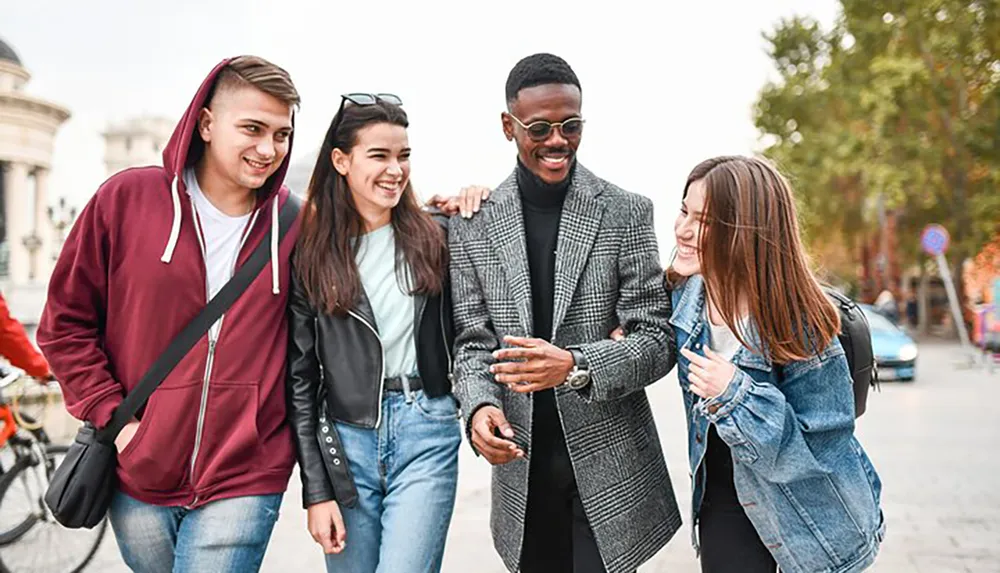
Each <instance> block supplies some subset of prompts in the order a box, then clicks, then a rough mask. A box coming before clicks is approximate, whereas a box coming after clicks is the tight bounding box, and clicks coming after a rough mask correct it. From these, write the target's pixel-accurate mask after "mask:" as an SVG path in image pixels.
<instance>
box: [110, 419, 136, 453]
mask: <svg viewBox="0 0 1000 573" xmlns="http://www.w3.org/2000/svg"><path fill="white" fill-rule="evenodd" d="M138 431H139V421H138V420H136V419H135V418H132V421H131V422H129V423H128V424H125V427H124V428H122V431H120V432H118V437H116V438H115V448H116V449H117V450H118V453H119V454H120V453H122V452H123V451H125V448H127V447H128V445H129V443H130V442H131V441H132V439H133V438H135V433H136V432H138Z"/></svg>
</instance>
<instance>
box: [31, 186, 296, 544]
mask: <svg viewBox="0 0 1000 573" xmlns="http://www.w3.org/2000/svg"><path fill="white" fill-rule="evenodd" d="M300 207H301V201H299V199H298V198H297V197H295V196H294V195H289V196H288V200H287V201H285V204H284V205H283V206H282V208H281V214H280V217H279V223H278V226H279V241H280V240H281V239H284V237H285V234H286V233H287V232H288V229H289V228H290V227H291V226H292V223H294V222H295V219H296V217H297V216H298V214H299V209H300ZM273 232H274V229H271V230H269V231H268V232H267V235H266V236H265V237H264V239H263V240H262V241H261V243H260V245H258V247H257V248H256V249H255V250H254V252H253V253H252V254H251V255H250V258H249V259H247V262H246V263H244V264H243V266H241V267H240V268H239V269H238V270H237V271H236V273H235V274H234V275H233V277H232V278H231V279H229V282H227V283H226V284H225V285H224V286H223V287H222V289H221V290H219V292H218V293H217V294H216V295H215V296H214V297H212V300H210V301H209V302H208V304H207V305H206V306H205V308H204V309H203V310H202V311H201V312H200V313H199V314H198V316H196V317H194V319H192V320H191V322H189V323H188V325H187V326H185V327H184V330H182V331H181V332H180V334H178V335H177V336H176V337H175V338H174V339H173V340H172V341H171V342H170V345H169V346H167V349H166V350H164V351H163V354H161V355H160V357H159V358H158V359H157V360H156V362H154V363H153V365H152V366H151V367H150V368H149V370H148V371H147V372H146V374H145V376H143V377H142V379H141V380H139V383H138V384H137V385H136V387H135V388H134V389H133V390H132V392H130V393H129V394H128V395H127V396H126V397H125V399H124V400H123V401H122V403H121V405H119V406H118V408H117V409H115V412H114V414H112V416H111V421H109V422H108V424H107V425H106V426H105V427H104V428H101V429H100V430H98V429H97V428H95V427H94V425H93V424H91V423H90V422H87V423H85V424H84V425H83V427H82V428H80V431H79V432H78V433H77V435H76V439H75V440H74V441H73V443H72V444H71V445H70V447H69V451H68V452H67V453H66V457H65V459H64V460H63V462H62V463H61V464H59V467H58V468H56V471H55V472H54V473H53V475H52V478H51V479H50V480H49V487H48V490H47V491H46V492H45V503H46V505H48V506H49V509H51V510H52V515H53V516H54V517H55V518H56V520H57V521H58V522H59V523H61V524H62V525H63V526H65V527H69V528H74V529H75V528H80V527H86V528H90V527H94V526H95V525H97V524H99V523H100V522H101V520H103V519H104V516H105V515H106V514H107V512H108V507H110V505H111V498H112V496H113V495H114V491H115V487H116V477H117V474H116V473H115V472H116V467H117V465H118V450H117V449H116V448H115V438H116V437H117V436H118V433H119V432H121V430H122V428H123V427H125V424H127V423H128V422H129V420H131V419H132V417H133V416H134V415H135V413H136V412H137V411H138V410H139V408H141V407H142V405H143V404H145V403H146V401H147V400H149V397H150V396H151V395H152V394H153V391H154V390H156V388H157V387H158V386H159V385H160V383H161V382H163V380H164V378H166V377H167V375H168V374H170V371H171V370H173V369H174V367H176V366H177V364H178V363H179V362H180V361H181V359H183V358H184V356H185V355H187V353H188V352H190V351H191V349H192V348H194V345H195V344H196V343H197V342H198V341H199V340H201V338H202V337H203V336H205V334H206V333H207V332H208V329H209V328H211V326H212V324H214V323H215V322H216V321H217V320H218V319H219V317H221V316H222V315H223V314H224V313H225V312H226V310H228V309H229V307H231V306H232V305H233V303H235V302H236V300H237V299H239V298H240V296H241V295H242V294H243V293H244V292H245V291H246V289H247V287H249V286H250V283H252V282H253V281H254V279H255V278H257V276H258V275H259V274H260V272H261V270H263V269H264V266H265V265H266V264H267V262H268V259H269V257H270V253H269V249H270V244H271V233H273Z"/></svg>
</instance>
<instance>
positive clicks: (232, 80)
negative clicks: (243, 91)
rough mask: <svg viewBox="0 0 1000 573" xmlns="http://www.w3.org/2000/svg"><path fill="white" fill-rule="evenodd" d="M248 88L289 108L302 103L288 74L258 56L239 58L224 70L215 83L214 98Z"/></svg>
mask: <svg viewBox="0 0 1000 573" xmlns="http://www.w3.org/2000/svg"><path fill="white" fill-rule="evenodd" d="M247 86H252V87H255V88H257V89H259V90H260V91H262V92H264V93H266V94H268V95H271V96H274V97H276V98H278V99H279V100H281V101H282V102H284V103H285V104H287V105H288V106H289V107H298V105H299V103H300V102H301V101H302V99H301V98H300V97H299V92H298V90H296V89H295V84H293V83H292V78H291V76H289V75H288V72H287V71H285V70H284V68H281V67H279V66H276V65H274V64H272V63H271V62H269V61H267V60H265V59H264V58H261V57H258V56H239V57H236V58H233V59H232V61H230V62H229V64H228V65H226V67H224V68H222V71H221V72H220V73H219V78H218V80H216V82H215V90H214V93H213V97H214V94H217V93H222V92H226V91H231V90H237V89H239V88H243V87H247Z"/></svg>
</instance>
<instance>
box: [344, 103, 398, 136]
mask: <svg viewBox="0 0 1000 573" xmlns="http://www.w3.org/2000/svg"><path fill="white" fill-rule="evenodd" d="M380 101H382V102H385V103H389V104H392V105H403V100H402V99H400V97H399V96H398V95H395V94H369V93H349V94H342V95H341V96H340V108H339V109H337V113H336V115H335V116H334V117H335V118H336V120H335V122H334V124H333V125H331V126H330V133H334V132H335V130H336V129H337V128H338V127H340V121H341V120H342V119H343V113H342V112H343V111H344V106H345V105H347V102H351V103H352V104H354V105H362V106H364V105H375V104H376V103H378V102H380Z"/></svg>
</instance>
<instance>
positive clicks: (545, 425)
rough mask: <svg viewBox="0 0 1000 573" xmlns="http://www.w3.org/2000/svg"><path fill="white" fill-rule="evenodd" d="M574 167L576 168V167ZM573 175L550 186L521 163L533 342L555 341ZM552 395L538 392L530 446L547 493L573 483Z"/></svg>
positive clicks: (534, 470) (535, 472)
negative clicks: (562, 230) (561, 249)
mask: <svg viewBox="0 0 1000 573" xmlns="http://www.w3.org/2000/svg"><path fill="white" fill-rule="evenodd" d="M574 168H575V166H574ZM572 174H573V171H572V170H571V171H570V176H569V177H567V178H566V179H565V180H564V181H563V182H561V183H558V184H555V185H552V184H549V183H546V182H544V181H542V180H541V179H540V178H539V177H538V176H537V175H535V174H534V173H532V172H531V171H529V170H528V169H527V168H526V167H525V166H524V164H522V163H521V161H520V160H518V162H517V186H518V188H519V189H520V192H521V205H522V207H523V213H524V237H525V242H526V246H527V252H528V270H529V273H530V275H531V311H532V317H533V319H534V320H533V322H534V324H532V329H533V333H532V334H533V335H534V337H535V338H541V339H543V340H547V341H549V342H551V341H552V334H553V332H552V314H553V305H554V302H555V274H556V247H557V242H558V238H559V222H560V220H561V219H562V208H563V201H565V199H566V193H567V191H568V190H569V184H570V181H571V180H572ZM553 392H554V391H553V390H551V389H549V390H543V391H541V392H535V394H534V408H533V414H532V432H531V434H532V435H531V442H532V449H533V450H534V452H533V455H532V457H531V468H530V471H531V473H532V474H533V476H534V475H537V478H535V477H532V482H533V483H535V484H538V485H542V484H547V485H550V486H551V487H546V488H545V489H551V488H556V489H562V488H566V487H570V486H571V485H572V484H573V483H574V480H573V468H572V465H571V463H570V460H569V453H568V452H567V450H566V438H565V436H564V435H563V431H562V425H561V424H560V423H559V412H558V410H557V409H556V401H555V394H554V393H553Z"/></svg>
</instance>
